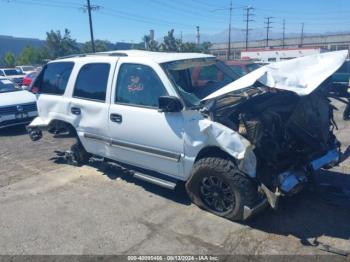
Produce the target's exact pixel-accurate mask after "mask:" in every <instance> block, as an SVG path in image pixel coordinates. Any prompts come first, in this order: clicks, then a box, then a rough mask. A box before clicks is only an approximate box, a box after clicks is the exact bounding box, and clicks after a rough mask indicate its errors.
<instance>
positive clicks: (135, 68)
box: [115, 64, 167, 107]
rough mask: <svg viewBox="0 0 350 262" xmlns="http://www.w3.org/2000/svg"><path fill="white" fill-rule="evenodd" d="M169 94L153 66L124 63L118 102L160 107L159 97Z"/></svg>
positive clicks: (117, 93) (119, 79) (118, 87)
mask: <svg viewBox="0 0 350 262" xmlns="http://www.w3.org/2000/svg"><path fill="white" fill-rule="evenodd" d="M164 95H167V92H166V90H165V87H164V85H163V83H162V82H161V80H160V79H159V77H158V75H157V73H156V72H154V70H153V69H152V68H150V67H149V66H145V65H139V64H123V65H122V66H121V67H120V69H119V73H118V82H117V91H116V99H115V101H116V102H119V103H124V104H130V105H140V106H149V107H158V98H159V97H160V96H164Z"/></svg>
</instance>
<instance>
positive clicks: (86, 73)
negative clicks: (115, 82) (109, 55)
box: [73, 63, 110, 102]
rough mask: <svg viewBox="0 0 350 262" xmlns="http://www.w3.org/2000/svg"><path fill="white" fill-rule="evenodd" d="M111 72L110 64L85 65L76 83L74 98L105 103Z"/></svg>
mask: <svg viewBox="0 0 350 262" xmlns="http://www.w3.org/2000/svg"><path fill="white" fill-rule="evenodd" d="M109 70H110V64H106V63H96V64H86V65H84V66H83V67H82V68H81V69H80V72H79V74H78V77H77V80H76V82H75V87H74V92H73V96H74V97H79V98H85V99H91V100H97V101H102V102H104V101H105V100H106V90H107V82H108V76H109Z"/></svg>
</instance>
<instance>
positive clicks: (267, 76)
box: [202, 50, 348, 101]
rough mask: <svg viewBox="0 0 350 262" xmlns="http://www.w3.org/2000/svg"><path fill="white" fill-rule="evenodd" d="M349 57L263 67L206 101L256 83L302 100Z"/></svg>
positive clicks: (325, 56)
mask: <svg viewBox="0 0 350 262" xmlns="http://www.w3.org/2000/svg"><path fill="white" fill-rule="evenodd" d="M347 56H348V51H347V50H342V51H335V52H328V53H322V54H317V55H310V56H305V57H300V58H295V59H291V60H288V61H282V62H276V63H272V64H269V65H266V66H263V67H261V68H259V69H257V70H255V71H253V72H251V73H249V74H247V75H245V76H243V77H241V78H239V79H238V80H236V81H234V82H232V83H230V84H228V85H226V86H224V87H223V88H221V89H219V90H218V91H216V92H214V93H212V94H210V95H209V96H207V97H205V98H204V99H203V100H202V101H205V100H210V99H213V98H217V97H220V96H223V95H225V94H227V93H230V92H233V91H237V90H240V89H244V88H247V87H250V86H252V85H253V84H254V83H256V82H260V83H261V84H263V85H265V86H268V87H271V88H277V89H282V90H288V91H292V92H294V93H296V94H298V95H300V96H305V95H308V94H310V93H312V92H313V91H314V90H315V89H316V88H317V87H318V86H320V85H321V84H322V82H324V81H325V80H326V79H327V78H328V77H329V76H331V75H332V74H334V73H335V72H336V71H337V70H338V69H339V68H340V67H341V66H342V64H343V63H344V61H345V59H346V58H347Z"/></svg>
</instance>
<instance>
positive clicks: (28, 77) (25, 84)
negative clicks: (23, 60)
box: [22, 71, 39, 89]
mask: <svg viewBox="0 0 350 262" xmlns="http://www.w3.org/2000/svg"><path fill="white" fill-rule="evenodd" d="M38 74H39V72H37V71H34V72H31V73H29V74H27V75H26V76H25V77H24V78H23V81H22V87H23V88H26V89H27V88H28V87H29V86H30V84H31V83H32V82H33V80H34V79H35V78H36V77H37V76H38Z"/></svg>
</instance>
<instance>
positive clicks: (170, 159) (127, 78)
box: [109, 58, 183, 176]
mask: <svg viewBox="0 0 350 262" xmlns="http://www.w3.org/2000/svg"><path fill="white" fill-rule="evenodd" d="M121 60H122V61H121ZM119 61H120V62H119V65H118V66H117V74H116V78H115V82H114V83H113V85H114V87H115V88H114V90H113V92H112V101H111V106H110V111H109V132H110V134H109V136H110V137H111V139H112V140H111V144H110V148H109V156H110V158H112V159H115V160H119V161H122V162H124V163H127V164H131V165H134V166H138V167H142V168H145V169H149V170H153V171H157V172H160V173H163V174H167V175H170V176H179V175H180V174H181V173H182V166H181V160H182V155H183V133H182V130H183V114H182V112H175V113H164V112H159V111H158V98H159V96H164V95H175V91H174V90H172V89H171V87H170V85H171V84H170V82H169V80H167V77H166V75H165V73H164V72H163V70H161V68H160V66H159V65H158V64H154V65H149V64H141V63H137V62H136V61H134V62H127V60H125V59H124V62H123V58H120V60H119Z"/></svg>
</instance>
